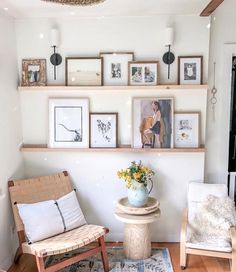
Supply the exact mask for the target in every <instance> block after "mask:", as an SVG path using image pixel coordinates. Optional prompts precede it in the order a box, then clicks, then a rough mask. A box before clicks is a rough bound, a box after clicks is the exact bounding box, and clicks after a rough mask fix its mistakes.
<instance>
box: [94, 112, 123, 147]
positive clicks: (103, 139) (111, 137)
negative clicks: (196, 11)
mask: <svg viewBox="0 0 236 272" xmlns="http://www.w3.org/2000/svg"><path fill="white" fill-rule="evenodd" d="M99 118H100V119H99ZM96 121H97V122H96ZM89 122H90V125H89V147H91V148H117V147H118V113H117V112H94V113H90V114H89ZM105 122H106V123H105ZM112 122H113V126H112ZM114 122H115V124H114Z"/></svg>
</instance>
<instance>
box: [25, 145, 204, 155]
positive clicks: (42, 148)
mask: <svg viewBox="0 0 236 272" xmlns="http://www.w3.org/2000/svg"><path fill="white" fill-rule="evenodd" d="M20 150H21V151H22V152H78V153H79V152H123V153H126V152H129V153H146V152H156V153H181V152H182V153H184V152H185V153H187V152H188V153H197V152H198V153H202V152H205V151H206V149H205V147H200V148H132V147H131V146H130V145H125V146H120V147H118V148H48V147H47V145H43V144H42V145H30V144H25V145H23V146H22V147H21V149H20Z"/></svg>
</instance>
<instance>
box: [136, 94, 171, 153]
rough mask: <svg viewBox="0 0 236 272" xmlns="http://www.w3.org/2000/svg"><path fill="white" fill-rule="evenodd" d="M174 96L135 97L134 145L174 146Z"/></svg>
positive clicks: (149, 146)
mask: <svg viewBox="0 0 236 272" xmlns="http://www.w3.org/2000/svg"><path fill="white" fill-rule="evenodd" d="M173 109H174V99H173V98H158V97H147V98H133V113H132V115H133V116H132V119H133V127H132V147H134V148H173V120H174V117H173V116H174V111H173Z"/></svg>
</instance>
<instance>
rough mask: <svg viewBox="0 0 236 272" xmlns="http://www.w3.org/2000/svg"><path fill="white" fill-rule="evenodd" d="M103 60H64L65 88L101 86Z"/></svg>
mask: <svg viewBox="0 0 236 272" xmlns="http://www.w3.org/2000/svg"><path fill="white" fill-rule="evenodd" d="M102 74H103V59H102V58H100V57H97V58H93V57H90V58H86V57H69V58H66V76H65V77H66V86H101V85H103V77H102Z"/></svg>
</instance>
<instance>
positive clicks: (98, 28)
mask: <svg viewBox="0 0 236 272" xmlns="http://www.w3.org/2000/svg"><path fill="white" fill-rule="evenodd" d="M208 20H209V19H207V18H200V17H197V16H175V17H172V22H171V24H173V25H175V32H176V39H175V44H174V47H173V51H174V52H175V54H176V57H177V56H178V55H203V56H204V81H206V79H207V67H208V65H207V64H208V46H209V29H207V27H206V26H207V24H208ZM168 24H170V20H169V17H168V16H158V17H131V18H128V17H122V18H118V17H116V18H104V19H96V18H94V19H92V18H90V19H88V18H87V19H85V18H84V19H71V20H65V19H60V20H58V21H55V20H49V19H48V20H47V19H32V20H28V19H27V20H17V21H16V30H17V48H18V62H19V65H20V64H21V60H22V58H47V60H48V59H49V57H50V54H51V51H52V50H51V49H50V42H49V33H50V28H51V27H52V26H54V25H58V27H59V29H60V30H61V35H62V43H61V46H60V48H59V52H60V53H61V54H62V55H63V57H66V56H73V55H74V56H76V55H77V56H78V55H82V56H86V55H87V56H96V55H98V53H99V52H100V51H114V50H119V51H121V50H126V51H127V50H128V51H134V53H135V56H136V59H140V60H145V59H149V60H151V59H160V60H161V58H162V55H163V53H164V52H165V50H166V48H165V47H164V40H163V39H164V36H163V34H164V33H163V31H164V29H165V27H166V26H167V25H168ZM40 33H42V34H44V38H43V39H40ZM176 68H177V61H176V62H175V63H174V64H173V65H172V67H171V76H172V77H171V80H170V81H169V82H176V81H177V70H176ZM52 72H53V69H52V66H51V65H50V64H49V61H48V71H47V73H48V82H49V84H64V62H63V65H61V66H60V67H59V69H58V80H57V82H54V81H53V74H52ZM161 81H162V83H164V82H167V70H166V66H165V65H163V64H162V62H161ZM206 95H207V92H206V90H183V91H181V90H165V89H162V90H158V91H155V90H152V91H151V90H145V89H143V90H132V91H128V92H125V91H119V90H116V91H106V93H104V92H103V91H77V92H76V91H69V92H65V91H64V92H63V91H52V92H40V91H39V92H34V91H27V92H22V93H21V108H22V126H23V140H24V142H25V143H35V144H37V143H47V136H48V98H49V97H58V96H64V97H84V96H87V97H89V98H90V111H94V112H95V111H104V112H106V111H118V112H119V142H120V143H121V144H129V143H130V141H131V128H130V127H131V112H132V111H131V99H132V97H137V96H138V97H140V96H141V97H142V96H143V97H145V96H149V97H150V96H162V97H166V96H167V97H174V98H175V109H176V110H185V111H194V110H195V111H201V113H202V122H201V124H202V125H201V128H202V130H201V142H202V144H204V141H205V125H206V123H205V117H206ZM204 158H205V156H204V153H198V154H197V153H195V154H193V153H185V154H184V153H182V154H171V153H169V154H155V153H154V154H137V153H113V154H112V153H109V154H108V153H82V154H78V153H63V152H62V153H50V154H49V153H25V154H24V161H25V174H26V176H28V177H31V176H37V175H43V174H49V173H53V172H56V171H61V170H65V169H66V170H68V171H69V173H70V174H71V176H72V180H73V182H74V184H75V186H76V187H77V188H78V192H79V195H80V199H81V204H82V208H83V210H84V212H85V215H86V216H87V218H88V221H90V222H93V223H97V224H104V225H107V226H108V227H109V228H110V239H111V240H122V238H123V235H122V233H123V225H122V223H119V222H117V220H116V219H115V218H114V215H113V212H114V207H115V204H114V203H115V201H116V200H117V199H118V198H119V197H121V196H124V195H126V192H125V188H124V184H123V183H122V181H118V179H117V176H116V172H117V170H118V169H120V168H124V167H127V166H128V165H129V163H130V162H131V161H132V160H139V159H141V160H143V162H144V163H146V164H148V165H150V166H151V167H152V168H154V169H155V170H156V171H157V176H156V178H155V189H154V191H153V193H152V195H153V196H155V197H157V198H158V199H159V200H160V202H161V209H162V215H161V218H160V220H158V222H157V223H155V224H153V231H152V235H153V241H178V240H179V229H180V220H181V211H182V209H183V207H184V206H185V205H186V192H187V187H188V182H189V180H195V179H200V180H203V176H204Z"/></svg>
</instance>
